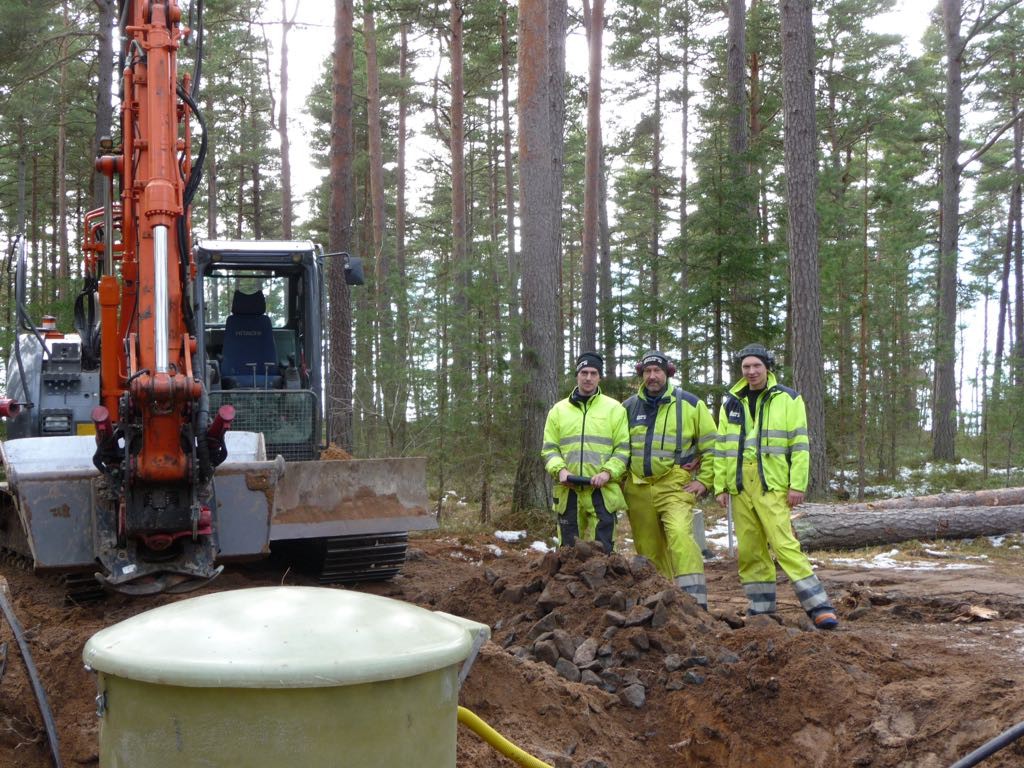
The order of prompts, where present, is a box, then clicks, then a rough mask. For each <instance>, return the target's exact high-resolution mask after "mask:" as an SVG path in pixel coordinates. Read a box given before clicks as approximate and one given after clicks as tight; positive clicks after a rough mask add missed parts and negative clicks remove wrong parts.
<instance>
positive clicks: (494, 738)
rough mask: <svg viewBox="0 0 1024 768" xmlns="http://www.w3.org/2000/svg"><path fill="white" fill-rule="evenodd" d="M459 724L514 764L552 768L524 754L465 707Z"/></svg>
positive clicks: (530, 767) (460, 713) (462, 708)
mask: <svg viewBox="0 0 1024 768" xmlns="http://www.w3.org/2000/svg"><path fill="white" fill-rule="evenodd" d="M459 722H460V723H462V724H463V725H464V726H466V727H467V728H469V730H471V731H473V733H475V734H476V735H477V736H479V737H480V738H481V739H483V740H484V741H486V742H487V743H488V744H490V745H491V746H492V747H494V748H495V749H496V750H497V751H498V752H500V753H501V754H503V755H504V756H505V757H507V758H509V759H510V760H512V761H513V762H514V763H517V764H518V765H522V766H525V768H551V766H550V765H549V764H548V763H545V762H544V761H543V760H538V759H537V758H536V757H534V756H533V755H531V754H529V753H527V752H524V751H523V750H522V749H520V748H519V747H517V746H516V745H515V744H513V743H512V742H511V741H509V740H508V739H506V738H505V737H504V736H502V735H501V734H500V733H498V732H497V731H496V730H494V729H493V728H491V726H489V725H488V724H487V723H485V722H484V721H483V720H481V719H480V718H479V717H477V716H476V715H475V714H473V713H472V712H470V711H469V710H468V709H466V708H465V707H459Z"/></svg>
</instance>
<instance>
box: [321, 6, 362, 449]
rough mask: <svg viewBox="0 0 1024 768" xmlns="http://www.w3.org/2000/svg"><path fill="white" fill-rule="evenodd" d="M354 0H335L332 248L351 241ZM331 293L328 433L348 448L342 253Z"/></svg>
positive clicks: (331, 273)
mask: <svg viewBox="0 0 1024 768" xmlns="http://www.w3.org/2000/svg"><path fill="white" fill-rule="evenodd" d="M352 14H353V12H352V0H335V3H334V41H335V42H334V68H333V71H332V78H331V90H332V110H331V165H330V181H329V184H330V209H329V212H328V224H327V226H328V243H329V250H330V251H331V252H332V253H337V252H339V251H347V250H348V249H350V248H351V247H352V218H353V216H354V210H355V206H354V204H353V200H352V187H353V180H352V143H353V139H352V74H353V68H354V60H355V49H354V40H353V30H352V24H353V15H352ZM327 279H328V294H329V299H330V305H331V306H330V308H331V312H330V316H329V325H328V328H329V332H328V333H329V338H330V358H329V360H330V366H329V369H328V375H327V414H328V421H329V424H330V429H329V433H328V438H329V439H330V441H331V442H333V443H336V444H337V445H340V446H341V447H342V448H344V449H345V450H347V451H351V450H352V444H353V439H352V437H353V432H352V429H353V425H352V303H351V295H350V292H349V289H348V285H346V283H345V273H344V269H343V263H342V261H341V259H338V258H335V259H332V260H331V262H330V264H329V265H328V268H327Z"/></svg>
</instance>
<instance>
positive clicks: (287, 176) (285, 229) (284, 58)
mask: <svg viewBox="0 0 1024 768" xmlns="http://www.w3.org/2000/svg"><path fill="white" fill-rule="evenodd" d="M298 11H299V6H298V4H297V3H296V5H295V13H298ZM294 21H295V16H294V14H293V15H292V18H290V19H289V18H288V3H287V0H281V104H280V111H279V113H278V118H277V131H278V135H279V136H280V137H281V236H282V237H283V238H284V239H285V240H291V239H292V218H293V213H292V163H291V142H290V140H289V137H288V33H289V32H290V31H291V29H292V26H293V22H294Z"/></svg>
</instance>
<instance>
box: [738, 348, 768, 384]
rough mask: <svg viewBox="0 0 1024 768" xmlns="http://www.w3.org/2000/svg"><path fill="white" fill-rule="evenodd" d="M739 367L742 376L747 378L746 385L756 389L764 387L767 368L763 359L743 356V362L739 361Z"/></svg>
mask: <svg viewBox="0 0 1024 768" xmlns="http://www.w3.org/2000/svg"><path fill="white" fill-rule="evenodd" d="M740 369H741V370H742V371H743V378H744V379H746V380H747V385H748V386H749V387H750V388H751V389H753V390H755V391H757V390H759V389H764V388H765V386H766V385H767V384H768V368H767V367H766V366H765V364H764V361H763V360H762V359H761V358H760V357H754V356H753V355H751V356H749V357H744V358H743V362H742V363H740Z"/></svg>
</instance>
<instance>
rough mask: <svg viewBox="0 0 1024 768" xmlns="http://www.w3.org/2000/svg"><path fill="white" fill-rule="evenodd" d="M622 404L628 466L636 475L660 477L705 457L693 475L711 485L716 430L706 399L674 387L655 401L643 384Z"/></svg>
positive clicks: (637, 476) (713, 470)
mask: <svg viewBox="0 0 1024 768" xmlns="http://www.w3.org/2000/svg"><path fill="white" fill-rule="evenodd" d="M623 406H624V407H625V409H626V413H627V415H628V416H629V441H630V463H629V469H630V472H632V473H633V477H634V479H637V480H639V479H640V478H647V479H648V480H650V479H652V478H659V477H661V476H662V475H664V474H666V473H667V472H669V471H671V469H672V467H675V466H682V465H684V464H689V463H690V462H692V461H693V460H694V459H697V458H703V459H705V460H703V461H701V465H700V468H699V469H697V470H696V471H694V472H693V479H694V480H699V481H700V482H702V483H703V484H704V487H706V488H710V487H711V483H712V481H713V479H714V475H715V469H714V464H713V462H712V461H711V460H710V459H711V455H712V452H713V450H714V447H715V438H716V435H717V430H716V429H715V422H714V420H713V419H712V418H711V412H710V411H709V410H708V407H707V405H706V404H705V403H704V401H703V400H701V399H700V398H699V397H697V396H696V395H694V394H691V393H689V392H687V391H685V390H683V389H680V388H679V387H675V388H673V389H669V390H666V392H665V394H664V395H662V396H661V397H660V398H659V399H658V401H657V402H652V401H651V400H650V399H649V398H648V397H647V396H646V395H645V394H644V390H643V387H642V386H641V388H640V391H639V392H638V393H637V394H635V395H633V396H632V397H630V398H628V399H627V400H626V402H625V403H623ZM677 436H678V439H677ZM640 481H641V482H642V480H640Z"/></svg>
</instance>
